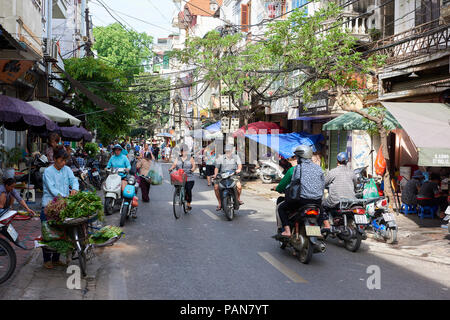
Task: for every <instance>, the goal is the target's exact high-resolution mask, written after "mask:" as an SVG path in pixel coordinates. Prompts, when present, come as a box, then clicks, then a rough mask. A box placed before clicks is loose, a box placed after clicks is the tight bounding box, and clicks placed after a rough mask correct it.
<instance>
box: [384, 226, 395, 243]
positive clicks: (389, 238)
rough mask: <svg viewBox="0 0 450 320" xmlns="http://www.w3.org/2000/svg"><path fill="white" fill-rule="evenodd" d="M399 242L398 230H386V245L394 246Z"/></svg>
mask: <svg viewBox="0 0 450 320" xmlns="http://www.w3.org/2000/svg"><path fill="white" fill-rule="evenodd" d="M395 242H397V229H391V228H389V229H387V230H386V243H388V244H392V243H395Z"/></svg>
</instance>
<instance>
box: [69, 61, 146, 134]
mask: <svg viewBox="0 0 450 320" xmlns="http://www.w3.org/2000/svg"><path fill="white" fill-rule="evenodd" d="M65 69H66V71H67V72H68V73H69V74H70V75H71V76H72V77H73V78H74V79H75V80H78V81H80V82H82V84H83V85H85V86H87V87H88V89H89V90H91V91H92V92H93V93H94V94H96V95H97V96H99V97H101V98H102V99H104V100H105V101H108V102H109V103H111V104H112V105H114V106H116V109H115V110H113V111H106V112H96V111H101V109H100V108H99V107H98V106H96V105H95V104H94V103H93V102H92V101H91V100H89V99H88V98H87V97H86V96H85V95H84V94H82V93H77V94H76V95H75V97H74V99H73V100H72V104H73V106H74V107H75V108H76V109H77V110H80V111H82V112H83V113H91V112H96V113H92V114H88V115H87V122H88V123H87V124H88V127H89V129H91V130H93V129H97V132H98V138H99V140H100V141H101V142H102V143H109V142H110V141H111V139H113V137H116V136H118V135H126V134H128V132H129V125H128V124H129V122H130V121H131V119H134V118H136V117H137V116H138V113H137V112H136V107H137V105H138V99H137V97H135V96H134V95H132V94H129V93H127V92H120V91H124V90H125V91H126V88H127V87H128V86H129V81H128V80H127V78H126V77H125V74H124V72H123V71H121V70H119V69H117V68H114V67H111V66H109V65H107V64H106V63H104V62H102V61H101V60H98V59H94V58H92V57H85V58H81V59H79V58H72V59H67V60H65Z"/></svg>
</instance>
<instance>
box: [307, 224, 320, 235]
mask: <svg viewBox="0 0 450 320" xmlns="http://www.w3.org/2000/svg"><path fill="white" fill-rule="evenodd" d="M305 228H306V235H307V236H308V237H321V236H322V233H321V232H320V227H318V226H305Z"/></svg>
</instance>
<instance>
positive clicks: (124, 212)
mask: <svg viewBox="0 0 450 320" xmlns="http://www.w3.org/2000/svg"><path fill="white" fill-rule="evenodd" d="M127 182H128V183H127V185H126V186H125V188H124V189H123V198H122V205H121V206H120V226H121V227H123V226H124V225H125V221H126V220H128V218H129V217H130V216H132V217H133V218H134V219H136V218H137V216H136V213H137V209H138V206H139V200H138V197H137V196H136V195H137V188H138V187H139V184H138V183H137V181H136V177H135V176H133V175H130V176H129V177H128V179H127Z"/></svg>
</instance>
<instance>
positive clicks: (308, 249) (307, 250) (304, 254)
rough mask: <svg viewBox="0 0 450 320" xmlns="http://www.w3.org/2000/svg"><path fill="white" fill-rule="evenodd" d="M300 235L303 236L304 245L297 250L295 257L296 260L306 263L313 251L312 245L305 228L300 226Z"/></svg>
mask: <svg viewBox="0 0 450 320" xmlns="http://www.w3.org/2000/svg"><path fill="white" fill-rule="evenodd" d="M301 233H302V236H303V237H305V240H306V241H305V246H304V247H303V248H302V250H300V251H297V258H298V260H299V261H300V262H301V263H303V264H308V263H309V262H310V261H311V259H312V255H313V253H314V247H313V244H312V243H311V241H310V240H309V238H308V237H307V236H306V230H305V228H302V231H301Z"/></svg>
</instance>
